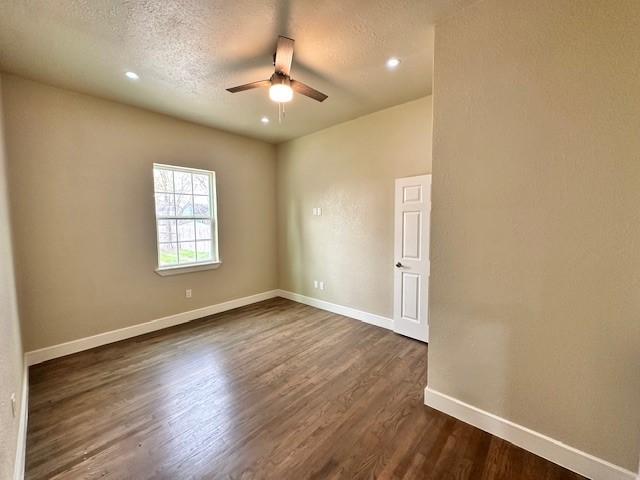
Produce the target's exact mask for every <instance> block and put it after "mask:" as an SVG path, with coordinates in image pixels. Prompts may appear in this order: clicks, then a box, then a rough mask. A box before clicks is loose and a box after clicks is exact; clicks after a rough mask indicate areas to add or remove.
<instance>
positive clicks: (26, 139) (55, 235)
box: [3, 76, 277, 350]
mask: <svg viewBox="0 0 640 480" xmlns="http://www.w3.org/2000/svg"><path fill="white" fill-rule="evenodd" d="M3 78H4V103H5V114H6V124H7V125H6V127H7V128H6V132H7V145H8V153H9V159H10V178H11V186H12V188H11V200H12V209H13V210H12V213H13V216H14V230H15V252H16V271H17V280H18V292H19V301H20V307H21V317H22V325H23V330H24V338H25V349H26V350H33V349H37V348H40V347H45V346H49V345H54V344H58V343H61V342H65V341H68V340H73V339H77V338H82V337H86V336H88V335H93V334H97V333H101V332H105V331H109V330H113V329H117V328H121V327H126V326H130V325H134V324H138V323H142V322H145V321H149V320H152V319H156V318H159V317H163V316H166V315H170V314H174V313H178V312H184V311H187V310H192V309H195V308H199V307H203V306H207V305H211V304H216V303H219V302H223V301H225V300H229V299H234V298H238V297H243V296H246V295H251V294H255V293H259V292H264V291H267V290H270V289H274V288H276V287H277V274H276V272H277V267H276V258H275V252H276V244H275V242H276V230H275V169H276V164H275V162H276V160H275V153H276V152H275V147H274V146H273V145H269V144H266V143H263V142H260V141H255V140H249V139H247V138H243V137H240V136H236V135H232V134H228V133H224V132H220V131H216V130H213V129H210V128H206V127H201V126H197V125H194V124H190V123H187V122H183V121H178V120H175V119H172V118H170V117H166V116H162V115H158V114H153V113H150V112H146V111H143V110H139V109H136V108H133V107H128V106H124V105H120V104H117V103H112V102H108V101H104V100H99V99H96V98H93V97H89V96H85V95H80V94H76V93H72V92H69V91H65V90H60V89H56V88H52V87H48V86H44V85H42V84H38V83H34V82H31V81H27V80H23V79H21V78H18V77H14V76H4V77H3ZM154 162H159V163H167V164H174V165H180V166H188V167H195V168H204V169H211V170H215V171H216V175H217V179H218V207H219V221H220V253H221V257H222V260H223V262H224V263H223V265H222V266H221V267H220V268H219V269H217V270H209V271H204V272H197V273H191V274H184V275H176V276H171V277H160V276H158V275H157V274H156V273H155V272H154V268H155V267H156V261H157V257H156V246H155V225H154V205H153V181H152V178H153V177H152V164H153V163H154ZM186 288H191V289H192V290H193V298H192V299H186V298H185V289H186Z"/></svg>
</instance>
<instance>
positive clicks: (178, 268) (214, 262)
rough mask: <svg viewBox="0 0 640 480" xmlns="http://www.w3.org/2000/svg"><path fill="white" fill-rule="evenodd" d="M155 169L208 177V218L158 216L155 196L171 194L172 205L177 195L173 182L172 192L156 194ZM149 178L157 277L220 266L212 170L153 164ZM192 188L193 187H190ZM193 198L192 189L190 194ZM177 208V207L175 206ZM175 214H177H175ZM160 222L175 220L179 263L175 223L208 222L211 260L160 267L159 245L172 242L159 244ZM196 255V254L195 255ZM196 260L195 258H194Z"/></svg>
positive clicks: (216, 206) (214, 185)
mask: <svg viewBox="0 0 640 480" xmlns="http://www.w3.org/2000/svg"><path fill="white" fill-rule="evenodd" d="M156 168H159V169H163V170H171V171H172V172H173V173H174V174H175V172H183V173H190V174H199V175H207V176H208V177H209V195H208V197H209V216H208V217H198V216H196V215H195V211H194V212H193V215H192V216H190V217H182V216H179V215H177V214H176V215H158V212H157V206H156V205H157V204H156V195H157V194H165V195H166V194H171V195H174V204H175V203H176V199H175V195H179V194H178V193H176V192H175V182H174V185H173V190H174V191H173V192H157V191H156V184H155V170H156ZM151 176H152V179H153V210H154V223H155V229H156V270H155V271H156V273H158V274H159V275H162V276H164V275H175V274H180V273H189V272H197V271H200V270H210V269H213V268H218V267H219V266H220V265H221V264H222V260H221V259H220V249H219V245H218V200H217V184H216V172H215V171H213V170H204V169H200V168H191V167H181V166H177V165H168V164H164V163H154V164H153V168H152V169H151ZM192 188H193V187H192ZM190 195H191V196H192V199H193V196H194V193H193V189H192V193H191V194H190ZM176 206H177V205H176ZM176 213H177V212H176ZM160 220H175V221H176V241H175V244H176V248H177V254H178V261H180V257H179V255H180V253H179V252H180V241H179V239H178V237H177V235H178V230H177V222H178V221H179V220H193V221H197V220H209V221H210V222H211V256H212V259H211V260H206V261H202V262H198V261H195V262H190V263H178V264H176V265H162V266H161V265H160V245H161V243H172V242H160V231H159V229H158V222H159V221H160ZM196 241H197V240H196V239H195V238H194V240H193V243H194V245H195V248H196V252H197V243H196ZM196 255H197V253H196ZM196 258H197V257H196Z"/></svg>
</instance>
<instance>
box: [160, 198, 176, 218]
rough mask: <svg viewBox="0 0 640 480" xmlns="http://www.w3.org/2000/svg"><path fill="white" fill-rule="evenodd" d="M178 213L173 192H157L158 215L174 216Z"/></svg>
mask: <svg viewBox="0 0 640 480" xmlns="http://www.w3.org/2000/svg"><path fill="white" fill-rule="evenodd" d="M175 214H176V208H175V205H174V204H173V193H156V216H158V217H172V216H174V215H175Z"/></svg>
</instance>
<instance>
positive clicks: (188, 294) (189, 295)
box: [184, 288, 191, 298]
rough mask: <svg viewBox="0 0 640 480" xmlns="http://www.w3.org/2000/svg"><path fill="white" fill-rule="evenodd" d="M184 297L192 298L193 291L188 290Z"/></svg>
mask: <svg viewBox="0 0 640 480" xmlns="http://www.w3.org/2000/svg"><path fill="white" fill-rule="evenodd" d="M184 296H185V297H186V298H191V289H190V288H187V289H186V290H185V291H184Z"/></svg>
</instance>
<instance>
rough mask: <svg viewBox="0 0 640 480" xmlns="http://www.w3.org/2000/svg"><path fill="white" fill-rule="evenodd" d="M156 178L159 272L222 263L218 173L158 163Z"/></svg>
mask: <svg viewBox="0 0 640 480" xmlns="http://www.w3.org/2000/svg"><path fill="white" fill-rule="evenodd" d="M153 180H154V182H153V183H154V197H155V203H156V232H157V240H158V242H157V243H158V272H159V273H161V272H171V271H176V273H177V271H178V270H181V269H182V270H187V269H189V268H193V267H202V266H207V265H209V266H212V265H216V264H218V263H219V257H218V222H217V214H216V174H215V172H211V171H208V170H197V169H194V168H183V167H174V166H171V165H161V164H156V163H154V164H153ZM198 269H199V268H198Z"/></svg>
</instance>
